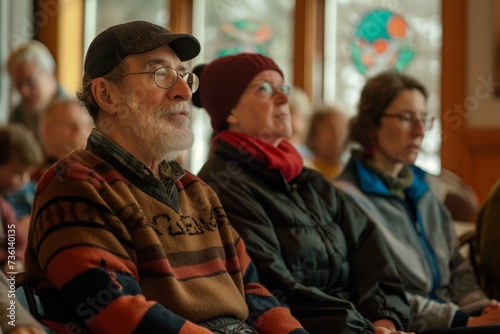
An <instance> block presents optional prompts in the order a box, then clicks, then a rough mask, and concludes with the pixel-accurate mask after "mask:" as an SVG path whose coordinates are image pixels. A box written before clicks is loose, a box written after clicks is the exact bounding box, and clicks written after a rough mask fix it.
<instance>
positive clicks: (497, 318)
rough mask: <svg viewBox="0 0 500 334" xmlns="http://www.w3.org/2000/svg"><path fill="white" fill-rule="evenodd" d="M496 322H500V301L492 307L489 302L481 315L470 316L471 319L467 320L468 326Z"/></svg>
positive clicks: (486, 324) (494, 323) (493, 323)
mask: <svg viewBox="0 0 500 334" xmlns="http://www.w3.org/2000/svg"><path fill="white" fill-rule="evenodd" d="M496 324H500V305H499V304H498V303H497V304H495V305H494V306H491V307H490V304H488V305H487V306H486V307H485V309H484V310H483V313H482V314H481V315H480V316H478V317H470V318H469V321H467V327H473V326H488V325H496Z"/></svg>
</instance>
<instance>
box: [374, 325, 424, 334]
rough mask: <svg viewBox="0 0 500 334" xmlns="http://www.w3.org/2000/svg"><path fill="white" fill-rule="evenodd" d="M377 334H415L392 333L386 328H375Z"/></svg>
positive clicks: (406, 333)
mask: <svg viewBox="0 0 500 334" xmlns="http://www.w3.org/2000/svg"><path fill="white" fill-rule="evenodd" d="M375 334H415V333H413V332H411V333H410V332H402V331H392V330H390V329H388V328H385V327H375Z"/></svg>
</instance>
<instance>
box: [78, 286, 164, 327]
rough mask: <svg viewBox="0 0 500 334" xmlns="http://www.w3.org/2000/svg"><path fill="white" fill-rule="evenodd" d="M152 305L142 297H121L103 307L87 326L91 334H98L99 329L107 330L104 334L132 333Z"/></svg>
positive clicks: (152, 303)
mask: <svg viewBox="0 0 500 334" xmlns="http://www.w3.org/2000/svg"><path fill="white" fill-rule="evenodd" d="M153 305H155V303H154V302H147V301H146V300H145V299H144V296H142V295H138V296H134V297H131V296H123V297H120V298H119V299H116V300H114V301H113V302H112V303H110V304H108V305H104V306H105V308H103V309H102V310H100V312H98V313H97V315H96V316H95V318H93V319H92V320H91V321H89V322H88V323H87V326H88V327H89V328H90V329H91V330H92V332H93V333H99V332H100V330H99V329H100V328H108V330H107V331H106V334H108V333H117V334H118V333H120V334H121V333H132V332H133V330H134V328H135V327H136V326H137V324H138V323H139V321H140V320H141V319H142V318H143V317H144V315H145V314H146V313H147V312H148V310H149V309H150V308H151V307H152V306H153Z"/></svg>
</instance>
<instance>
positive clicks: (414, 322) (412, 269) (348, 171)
mask: <svg viewBox="0 0 500 334" xmlns="http://www.w3.org/2000/svg"><path fill="white" fill-rule="evenodd" d="M410 169H411V170H412V172H413V174H414V181H413V184H412V185H411V186H410V188H408V189H407V190H406V191H405V194H406V198H407V201H404V200H402V199H401V198H400V197H398V196H395V195H393V194H392V193H391V192H390V190H389V189H388V188H387V187H386V186H385V184H384V183H383V182H382V180H381V179H380V178H379V177H378V176H377V175H376V174H375V173H374V172H373V171H372V170H371V169H370V168H369V167H368V166H367V165H366V164H364V163H363V162H362V161H361V160H359V159H358V158H357V157H356V155H355V154H353V157H352V158H351V161H350V162H349V163H348V165H347V166H346V168H345V170H344V171H343V173H342V174H341V175H340V176H339V177H338V178H337V179H336V180H335V181H334V185H335V186H336V187H337V188H339V189H340V190H342V191H343V192H345V193H346V194H347V195H348V196H350V197H351V198H352V199H353V200H354V202H355V203H357V205H358V206H359V207H360V208H361V209H362V210H363V211H364V212H365V213H366V214H367V215H369V216H370V217H371V218H372V220H373V221H374V222H375V223H376V224H377V225H378V227H379V229H380V231H381V232H382V234H383V235H384V237H385V241H386V243H387V245H388V246H389V249H390V251H391V253H392V256H393V259H394V263H395V264H396V267H397V269H398V271H399V275H400V279H401V281H402V282H403V283H404V285H405V288H406V290H407V293H408V299H409V300H410V301H411V307H412V315H411V317H410V324H409V328H408V330H411V331H418V332H420V331H423V330H431V329H443V328H449V327H455V326H465V324H466V322H467V320H468V314H467V313H471V312H477V311H480V310H481V309H482V308H483V307H484V306H485V305H486V304H487V303H488V299H487V298H486V296H485V294H484V293H483V292H482V291H481V290H480V288H479V286H478V285H477V281H476V277H475V276H474V273H473V270H472V267H471V265H470V263H469V261H468V260H466V259H464V258H463V257H462V256H461V255H460V253H459V252H458V247H457V238H456V235H455V233H454V229H453V226H452V223H451V219H450V215H449V213H448V211H447V210H446V209H445V208H444V206H443V205H442V204H441V202H440V201H439V200H438V199H437V197H436V196H435V195H434V194H433V193H432V192H431V191H430V188H429V186H428V185H427V182H426V181H425V177H426V174H425V172H424V171H422V170H421V169H419V168H418V167H414V166H411V167H410ZM410 206H412V207H413V208H414V209H415V210H414V211H415V212H416V214H415V217H413V215H412V214H410V212H411V208H410Z"/></svg>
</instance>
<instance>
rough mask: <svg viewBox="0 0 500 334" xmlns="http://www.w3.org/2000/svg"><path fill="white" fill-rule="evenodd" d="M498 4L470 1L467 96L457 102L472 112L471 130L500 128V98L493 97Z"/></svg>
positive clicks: (485, 1) (492, 1) (483, 0)
mask: <svg viewBox="0 0 500 334" xmlns="http://www.w3.org/2000/svg"><path fill="white" fill-rule="evenodd" d="M495 1H499V0H479V1H478V0H475V1H471V0H469V1H468V5H467V6H468V8H467V14H468V17H467V19H468V23H467V44H466V45H467V69H466V81H467V82H466V97H465V99H464V101H457V103H459V104H460V105H461V106H463V107H464V108H465V110H466V111H467V112H468V113H467V117H468V124H469V126H470V127H471V128H499V127H500V97H496V96H494V95H493V94H492V85H493V84H494V82H493V80H494V78H493V68H494V67H493V66H494V58H493V52H494V49H493V41H494V39H493V37H494V36H493V32H494V15H495V13H494V2H495ZM497 16H498V14H497ZM444 61H446V59H445V60H444ZM499 63H500V62H499ZM499 84H500V83H499Z"/></svg>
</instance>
